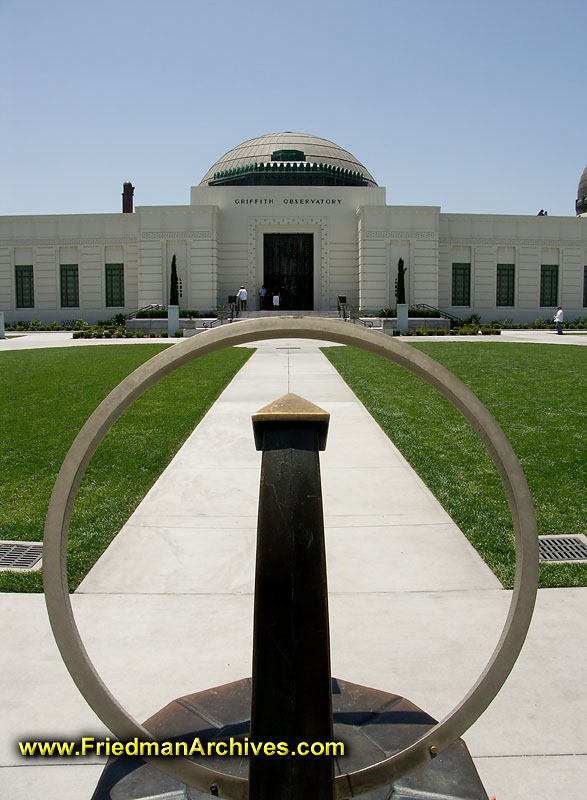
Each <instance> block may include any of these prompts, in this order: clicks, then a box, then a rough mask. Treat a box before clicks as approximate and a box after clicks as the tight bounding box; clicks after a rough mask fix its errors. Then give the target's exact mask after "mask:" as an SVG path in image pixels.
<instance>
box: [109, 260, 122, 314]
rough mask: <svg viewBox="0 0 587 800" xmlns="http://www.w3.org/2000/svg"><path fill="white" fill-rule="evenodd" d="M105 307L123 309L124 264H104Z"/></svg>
mask: <svg viewBox="0 0 587 800" xmlns="http://www.w3.org/2000/svg"><path fill="white" fill-rule="evenodd" d="M106 306H107V307H111V306H113V307H115V308H122V307H124V264H106Z"/></svg>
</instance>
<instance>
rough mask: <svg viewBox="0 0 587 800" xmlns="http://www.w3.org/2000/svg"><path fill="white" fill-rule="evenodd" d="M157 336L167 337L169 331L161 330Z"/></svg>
mask: <svg viewBox="0 0 587 800" xmlns="http://www.w3.org/2000/svg"><path fill="white" fill-rule="evenodd" d="M159 336H161V338H162V339H167V337H168V336H169V333H168V331H161V333H160V334H159Z"/></svg>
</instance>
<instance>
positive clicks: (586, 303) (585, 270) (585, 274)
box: [583, 267, 587, 308]
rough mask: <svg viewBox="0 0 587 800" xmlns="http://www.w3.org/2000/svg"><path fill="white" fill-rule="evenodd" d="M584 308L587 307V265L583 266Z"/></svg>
mask: <svg viewBox="0 0 587 800" xmlns="http://www.w3.org/2000/svg"><path fill="white" fill-rule="evenodd" d="M583 308H587V267H583Z"/></svg>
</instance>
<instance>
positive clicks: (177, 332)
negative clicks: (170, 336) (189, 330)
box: [174, 328, 183, 338]
mask: <svg viewBox="0 0 587 800" xmlns="http://www.w3.org/2000/svg"><path fill="white" fill-rule="evenodd" d="M174 335H175V336H177V337H180V338H181V337H182V336H183V328H179V330H177V331H175V334H174Z"/></svg>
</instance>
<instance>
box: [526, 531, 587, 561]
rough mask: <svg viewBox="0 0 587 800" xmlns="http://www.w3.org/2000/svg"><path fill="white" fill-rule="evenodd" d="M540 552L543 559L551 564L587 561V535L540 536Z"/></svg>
mask: <svg viewBox="0 0 587 800" xmlns="http://www.w3.org/2000/svg"><path fill="white" fill-rule="evenodd" d="M538 553H539V555H540V560H541V561H545V562H548V563H550V564H552V563H563V562H567V561H574V562H577V561H587V537H586V536H583V535H582V534H576V535H573V536H539V537H538Z"/></svg>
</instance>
